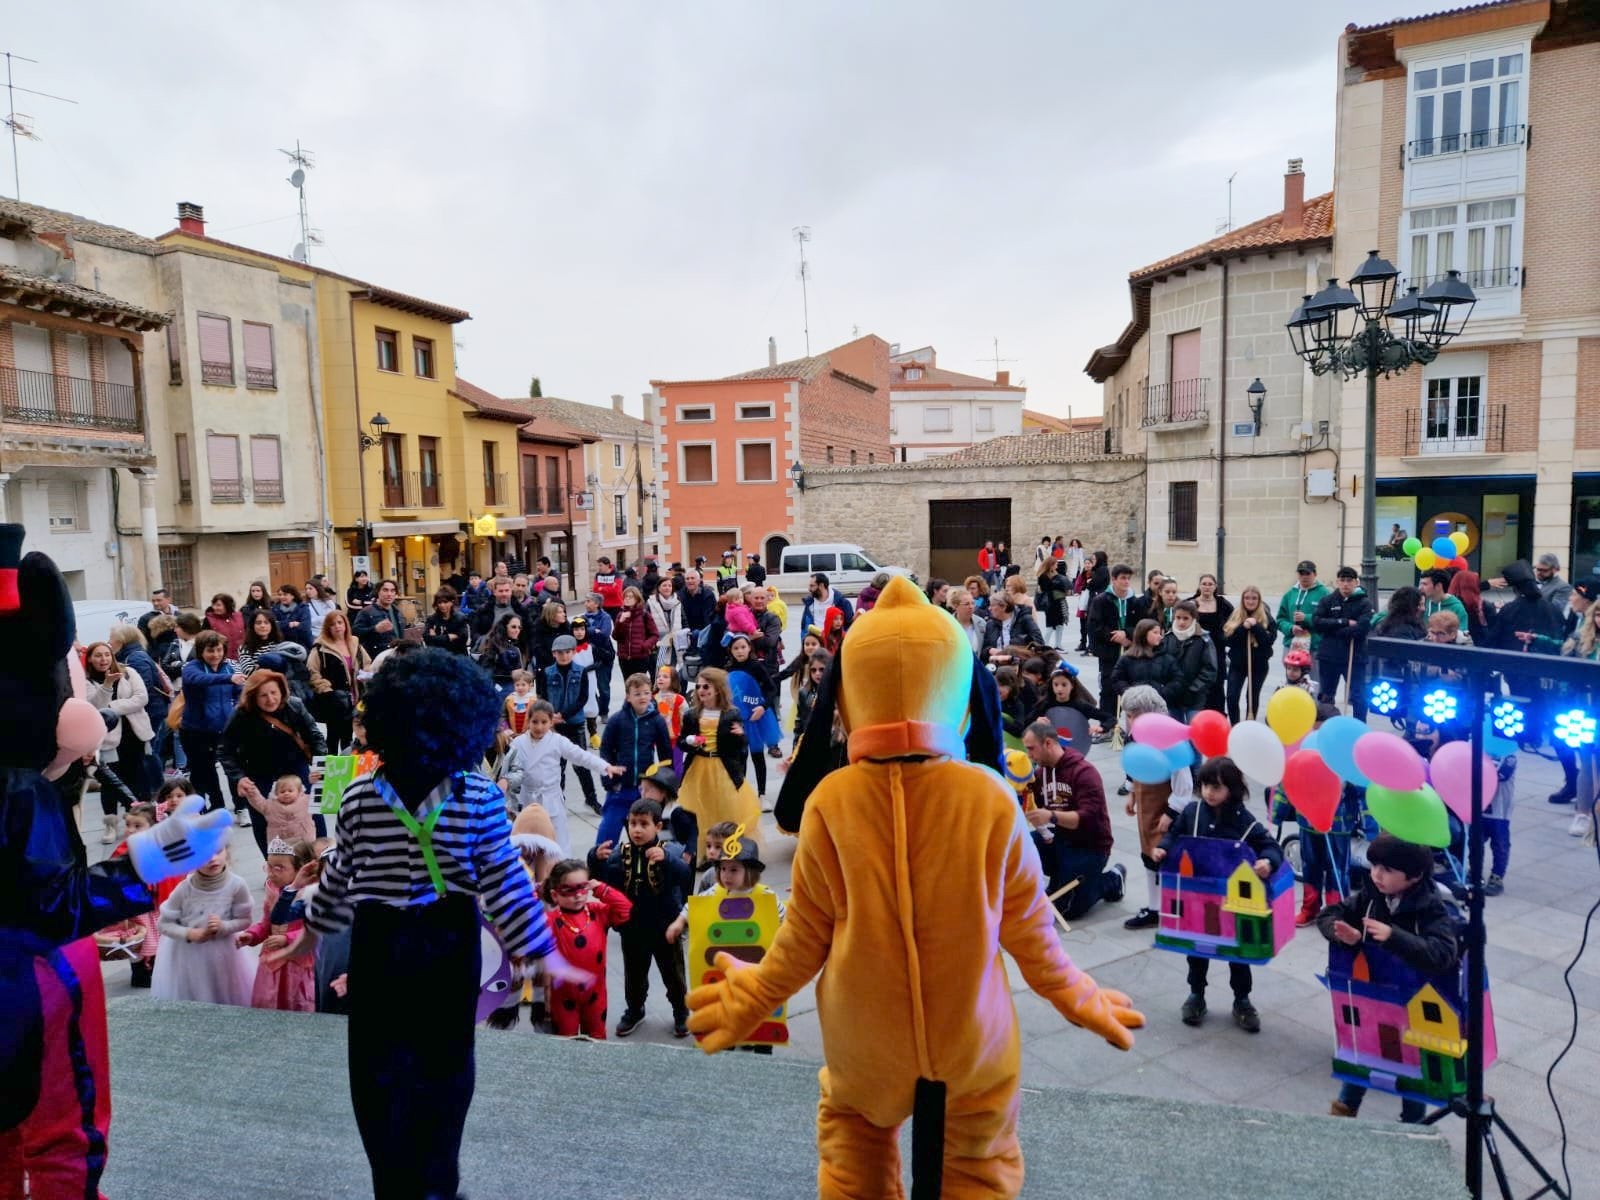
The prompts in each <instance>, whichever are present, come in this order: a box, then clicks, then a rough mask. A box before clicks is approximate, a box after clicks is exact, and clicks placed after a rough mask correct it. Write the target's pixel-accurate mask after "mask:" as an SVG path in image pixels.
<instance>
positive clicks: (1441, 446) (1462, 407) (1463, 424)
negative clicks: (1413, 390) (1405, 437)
mask: <svg viewBox="0 0 1600 1200" xmlns="http://www.w3.org/2000/svg"><path fill="white" fill-rule="evenodd" d="M1423 386H1424V388H1426V389H1427V390H1426V394H1425V399H1424V401H1423V409H1422V425H1423V431H1422V436H1423V440H1424V445H1423V450H1424V452H1427V451H1428V450H1429V449H1432V450H1434V451H1438V450H1454V451H1472V450H1481V449H1482V448H1483V376H1481V375H1451V376H1443V377H1440V378H1437V379H1426V380H1424V381H1423ZM1430 443H1431V445H1430Z"/></svg>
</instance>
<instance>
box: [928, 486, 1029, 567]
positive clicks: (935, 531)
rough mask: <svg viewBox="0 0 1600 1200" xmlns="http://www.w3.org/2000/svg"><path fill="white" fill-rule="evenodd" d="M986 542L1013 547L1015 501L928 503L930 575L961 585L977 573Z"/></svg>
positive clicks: (1001, 499) (1002, 498) (934, 501)
mask: <svg viewBox="0 0 1600 1200" xmlns="http://www.w3.org/2000/svg"><path fill="white" fill-rule="evenodd" d="M984 542H994V543H995V544H996V545H998V544H999V543H1001V542H1004V543H1005V544H1006V546H1007V547H1008V548H1009V547H1010V545H1011V500H1010V498H1009V497H998V498H994V499H987V500H930V501H928V576H929V578H930V579H947V580H951V581H953V582H957V583H959V582H960V581H961V580H963V579H965V578H966V577H967V576H968V575H973V574H976V573H977V570H978V551H979V550H981V549H982V548H983V544H984Z"/></svg>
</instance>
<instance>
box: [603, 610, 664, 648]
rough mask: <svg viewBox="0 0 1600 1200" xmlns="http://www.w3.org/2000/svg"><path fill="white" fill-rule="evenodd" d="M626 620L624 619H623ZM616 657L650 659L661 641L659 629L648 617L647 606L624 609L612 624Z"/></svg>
mask: <svg viewBox="0 0 1600 1200" xmlns="http://www.w3.org/2000/svg"><path fill="white" fill-rule="evenodd" d="M624 618H626V619H624ZM612 628H613V630H614V631H615V632H614V633H613V634H612V637H613V639H614V640H615V642H616V647H617V650H616V655H617V657H618V658H622V659H632V658H650V657H651V656H652V655H654V654H655V652H656V646H657V645H658V644H659V642H660V639H661V627H660V626H659V625H657V624H656V622H655V618H654V617H652V616H651V615H650V609H649V607H648V606H644V607H639V608H624V609H623V610H622V614H621V615H619V616H618V618H617V619H616V620H615V621H613V622H612Z"/></svg>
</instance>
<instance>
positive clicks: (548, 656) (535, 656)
mask: <svg viewBox="0 0 1600 1200" xmlns="http://www.w3.org/2000/svg"><path fill="white" fill-rule="evenodd" d="M523 625H524V626H526V625H527V622H526V621H524V622H523ZM562 634H566V635H567V636H569V637H570V636H571V635H572V626H571V625H568V624H567V623H566V622H565V621H563V622H562V623H561V624H560V625H546V624H545V623H544V622H543V621H539V622H536V623H535V624H534V626H533V632H532V633H531V634H529V635H528V657H529V658H530V659H531V660H532V661H533V665H534V667H535V668H536V669H537V670H539V671H548V670H549V669H550V668H551V667H553V666H555V662H556V652H555V651H554V650H552V649H551V646H552V645H553V644H554V642H555V640H556V639H557V638H558V637H560V636H561V635H562Z"/></svg>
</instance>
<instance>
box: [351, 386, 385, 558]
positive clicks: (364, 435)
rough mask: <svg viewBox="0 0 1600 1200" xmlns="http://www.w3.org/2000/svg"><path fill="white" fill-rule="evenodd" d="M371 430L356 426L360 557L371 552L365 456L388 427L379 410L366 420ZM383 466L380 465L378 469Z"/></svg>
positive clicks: (381, 437)
mask: <svg viewBox="0 0 1600 1200" xmlns="http://www.w3.org/2000/svg"><path fill="white" fill-rule="evenodd" d="M368 424H370V425H371V426H372V432H371V433H368V432H366V431H365V430H364V429H362V428H361V427H360V426H357V427H356V438H357V441H358V445H359V446H360V449H358V450H357V451H356V470H357V472H358V473H359V474H360V476H361V479H360V484H361V557H362V558H366V557H368V556H369V555H370V554H371V553H372V523H371V522H370V521H368V520H367V458H366V453H367V451H368V450H370V449H372V447H374V446H376V445H379V444H380V443H382V441H383V433H384V430H386V429H388V428H389V418H388V417H386V416H384V415H383V414H382V413H381V412H380V413H374V414H373V417H372V420H371V421H370V422H368ZM382 469H383V468H382V467H381V466H380V467H379V470H382Z"/></svg>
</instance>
